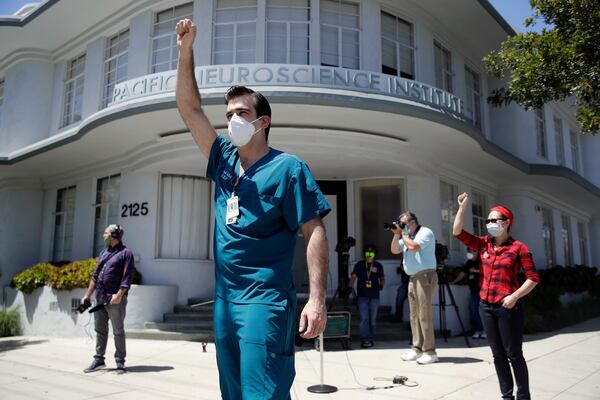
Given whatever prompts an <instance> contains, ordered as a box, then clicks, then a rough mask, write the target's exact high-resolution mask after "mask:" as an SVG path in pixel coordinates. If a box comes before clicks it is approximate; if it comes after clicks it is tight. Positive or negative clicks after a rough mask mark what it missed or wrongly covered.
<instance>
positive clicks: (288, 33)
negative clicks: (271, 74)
mask: <svg viewBox="0 0 600 400" xmlns="http://www.w3.org/2000/svg"><path fill="white" fill-rule="evenodd" d="M269 1H270V0H266V5H265V7H266V10H265V63H267V64H273V63H276V62H274V61H269V56H270V53H269V24H270V23H271V24H285V29H286V36H285V38H286V51H285V55H286V57H285V58H286V60H285V64H292V62H291V58H292V48H291V39H292V33H291V28H292V25H300V24H305V25H306V29H307V36H306V44H307V48H306V63H305V65H310V63H311V58H312V57H311V47H310V39H311V35H310V33H311V29H312V16H313V9H312V0H306V1H307V2H308V6H307V7H297V6H296V7H294V6H289V7H287V8H294V9H298V10H300V9H302V10H304V9H306V12H307V15H308V16H307V19H306V21H293V20H279V19H269V9H270V8H284V7H281V6H269ZM277 64H278V63H277ZM303 65H304V64H303Z"/></svg>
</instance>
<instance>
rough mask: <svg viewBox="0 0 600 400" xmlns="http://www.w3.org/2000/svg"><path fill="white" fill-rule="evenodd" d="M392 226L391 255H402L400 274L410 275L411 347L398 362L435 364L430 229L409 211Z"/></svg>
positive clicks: (435, 280) (433, 265) (434, 279)
mask: <svg viewBox="0 0 600 400" xmlns="http://www.w3.org/2000/svg"><path fill="white" fill-rule="evenodd" d="M392 225H393V226H392V228H391V229H390V230H391V231H392V232H393V233H394V237H393V238H392V243H391V251H392V254H400V253H404V261H403V264H404V271H405V272H406V273H407V274H408V275H409V276H410V280H409V283H408V304H409V306H410V328H411V331H412V335H413V340H412V348H411V349H410V350H409V352H408V353H406V354H405V355H403V356H402V360H404V361H414V360H416V361H417V363H419V364H431V363H434V362H437V361H438V357H437V354H436V352H435V335H434V331H433V310H432V306H431V302H432V299H433V294H434V293H435V289H436V288H437V283H438V276H437V273H436V270H435V268H436V259H435V236H434V235H433V232H432V231H431V229H429V228H426V227H424V226H421V225H419V221H418V219H417V216H416V215H415V214H414V213H412V212H410V211H407V212H405V213H404V214H402V215H400V217H399V221H397V222H394V223H393V224H392Z"/></svg>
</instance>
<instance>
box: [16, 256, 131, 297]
mask: <svg viewBox="0 0 600 400" xmlns="http://www.w3.org/2000/svg"><path fill="white" fill-rule="evenodd" d="M96 260H97V259H96V258H89V259H87V260H80V261H73V262H72V263H69V264H66V265H63V266H61V267H56V266H54V265H52V264H49V263H40V264H35V265H34V266H32V267H31V268H28V269H26V270H25V271H22V272H20V273H18V274H17V275H15V276H14V277H13V279H12V282H11V285H12V286H13V287H14V288H16V289H18V290H20V291H21V292H23V293H25V294H30V293H31V292H33V291H34V290H35V289H37V288H39V287H42V286H44V285H47V286H50V287H51V288H53V289H56V290H73V289H76V288H87V287H88V285H89V284H90V279H91V278H92V274H93V273H94V267H95V266H96ZM131 283H132V284H136V285H139V284H141V283H142V274H140V272H139V271H138V270H137V269H134V270H133V277H132V282H131Z"/></svg>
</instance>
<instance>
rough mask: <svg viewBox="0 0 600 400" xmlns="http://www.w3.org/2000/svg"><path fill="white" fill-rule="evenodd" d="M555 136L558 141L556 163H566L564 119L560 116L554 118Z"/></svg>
mask: <svg viewBox="0 0 600 400" xmlns="http://www.w3.org/2000/svg"><path fill="white" fill-rule="evenodd" d="M554 138H555V142H556V163H557V164H558V165H565V139H564V136H563V128H562V121H561V120H560V119H559V118H554Z"/></svg>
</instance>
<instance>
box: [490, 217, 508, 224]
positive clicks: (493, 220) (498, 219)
mask: <svg viewBox="0 0 600 400" xmlns="http://www.w3.org/2000/svg"><path fill="white" fill-rule="evenodd" d="M506 220H508V218H490V219H486V220H485V223H486V224H495V223H496V222H498V221H506Z"/></svg>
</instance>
